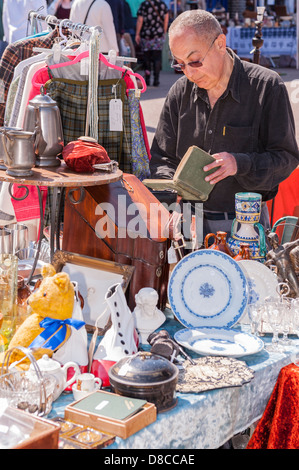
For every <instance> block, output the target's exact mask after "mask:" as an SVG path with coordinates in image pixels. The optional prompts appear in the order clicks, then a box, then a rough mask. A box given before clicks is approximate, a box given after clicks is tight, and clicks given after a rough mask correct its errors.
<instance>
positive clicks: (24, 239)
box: [4, 222, 29, 254]
mask: <svg viewBox="0 0 299 470" xmlns="http://www.w3.org/2000/svg"><path fill="white" fill-rule="evenodd" d="M4 228H5V229H6V230H8V231H9V232H10V233H11V243H12V251H11V252H10V253H13V254H15V253H16V252H17V251H19V250H23V249H25V248H28V244H29V235H28V227H27V225H24V224H20V223H18V222H17V223H12V224H8V225H4Z"/></svg>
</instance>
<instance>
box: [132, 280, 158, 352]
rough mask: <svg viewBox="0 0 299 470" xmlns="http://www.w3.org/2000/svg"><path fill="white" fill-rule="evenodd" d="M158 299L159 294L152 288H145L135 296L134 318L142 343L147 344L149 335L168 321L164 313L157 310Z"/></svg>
mask: <svg viewBox="0 0 299 470" xmlns="http://www.w3.org/2000/svg"><path fill="white" fill-rule="evenodd" d="M158 299H159V295H158V292H157V291H156V290H155V289H153V288H151V287H143V288H142V289H140V291H139V292H138V293H137V294H136V295H135V301H136V307H135V309H134V311H133V317H134V319H135V327H136V329H137V330H138V332H139V334H140V336H141V342H142V343H147V338H148V336H149V334H150V333H152V332H153V331H155V330H156V329H157V328H159V327H160V326H161V325H162V324H163V323H164V322H165V320H166V318H165V315H164V313H163V312H161V310H159V309H158V308H157V303H158Z"/></svg>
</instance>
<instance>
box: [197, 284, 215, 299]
mask: <svg viewBox="0 0 299 470" xmlns="http://www.w3.org/2000/svg"><path fill="white" fill-rule="evenodd" d="M214 292H215V289H214V287H213V286H211V284H209V283H208V282H205V283H204V284H202V285H201V286H200V288H199V293H200V295H203V296H204V297H211V296H213V295H214Z"/></svg>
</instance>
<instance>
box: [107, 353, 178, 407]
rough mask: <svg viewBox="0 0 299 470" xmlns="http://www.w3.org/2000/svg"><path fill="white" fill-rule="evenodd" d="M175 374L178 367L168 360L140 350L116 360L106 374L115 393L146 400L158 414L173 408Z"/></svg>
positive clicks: (176, 379) (174, 402)
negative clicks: (152, 404)
mask: <svg viewBox="0 0 299 470" xmlns="http://www.w3.org/2000/svg"><path fill="white" fill-rule="evenodd" d="M178 373H179V371H178V368H177V367H176V366H175V365H174V364H173V363H172V362H170V361H169V360H168V359H166V358H164V357H162V356H158V355H157V354H152V353H150V352H145V351H140V352H138V353H137V354H133V355H132V356H129V357H125V358H123V359H121V360H120V361H118V362H117V363H116V364H114V365H113V366H112V367H111V368H110V369H109V372H108V375H109V380H110V385H111V387H112V389H113V391H114V392H115V393H118V394H119V395H123V396H127V397H132V398H140V399H144V400H147V401H148V402H150V403H154V404H155V405H156V407H157V411H158V412H161V411H167V410H169V409H171V408H173V407H174V406H175V405H176V402H177V398H176V384H177V381H178Z"/></svg>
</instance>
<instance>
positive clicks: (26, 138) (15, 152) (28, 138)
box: [1, 128, 37, 176]
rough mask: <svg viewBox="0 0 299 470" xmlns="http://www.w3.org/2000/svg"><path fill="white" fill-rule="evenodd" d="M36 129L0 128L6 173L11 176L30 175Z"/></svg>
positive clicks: (33, 157)
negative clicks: (29, 130) (31, 130)
mask: <svg viewBox="0 0 299 470" xmlns="http://www.w3.org/2000/svg"><path fill="white" fill-rule="evenodd" d="M36 137H37V129H36V128H35V129H34V130H33V132H27V131H22V130H19V129H13V128H8V129H6V128H2V129H1V139H2V144H3V150H4V165H5V167H6V173H7V174H8V175H11V176H31V175H32V168H33V167H34V165H35V150H34V149H35V144H36Z"/></svg>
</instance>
